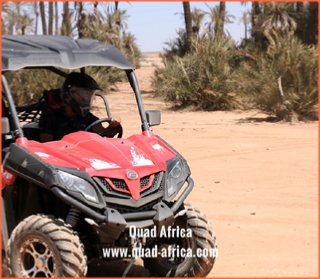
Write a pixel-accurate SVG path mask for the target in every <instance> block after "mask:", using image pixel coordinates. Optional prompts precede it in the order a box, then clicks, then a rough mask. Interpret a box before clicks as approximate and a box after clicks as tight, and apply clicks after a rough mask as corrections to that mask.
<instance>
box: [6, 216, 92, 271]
mask: <svg viewBox="0 0 320 279" xmlns="http://www.w3.org/2000/svg"><path fill="white" fill-rule="evenodd" d="M7 260H8V268H9V272H10V274H11V276H12V277H85V276H86V272H87V258H86V256H85V255H84V247H83V245H82V244H81V242H80V239H79V237H78V236H77V235H76V233H75V232H74V231H73V230H72V229H71V227H68V226H67V225H66V224H65V223H64V222H63V221H62V220H61V219H55V218H53V217H50V216H46V215H31V216H29V217H27V218H26V219H24V220H23V221H21V222H20V223H19V224H18V225H17V227H16V228H15V229H14V230H13V232H12V234H11V237H10V239H9V242H8V246H7Z"/></svg>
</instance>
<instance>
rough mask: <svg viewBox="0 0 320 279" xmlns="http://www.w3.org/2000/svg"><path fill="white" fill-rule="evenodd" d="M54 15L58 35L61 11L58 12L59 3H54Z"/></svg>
mask: <svg viewBox="0 0 320 279" xmlns="http://www.w3.org/2000/svg"><path fill="white" fill-rule="evenodd" d="M54 14H55V31H54V33H55V34H56V35H57V34H58V32H59V11H58V2H54Z"/></svg>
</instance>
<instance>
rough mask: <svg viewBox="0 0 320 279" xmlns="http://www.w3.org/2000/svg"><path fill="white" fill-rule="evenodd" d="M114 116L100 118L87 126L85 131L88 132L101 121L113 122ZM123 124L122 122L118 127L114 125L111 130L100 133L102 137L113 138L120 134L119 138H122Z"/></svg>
mask: <svg viewBox="0 0 320 279" xmlns="http://www.w3.org/2000/svg"><path fill="white" fill-rule="evenodd" d="M111 120H112V118H110V117H107V118H101V119H98V120H96V121H94V122H92V123H91V124H90V125H89V126H87V127H86V128H85V130H84V131H85V132H88V131H90V130H91V128H92V127H93V126H95V125H97V124H99V123H104V122H111ZM122 132H123V130H122V126H121V124H119V125H118V126H117V127H113V129H112V130H111V131H108V132H102V133H100V134H99V135H100V136H101V137H107V138H113V137H114V136H115V135H118V136H117V138H121V137H122Z"/></svg>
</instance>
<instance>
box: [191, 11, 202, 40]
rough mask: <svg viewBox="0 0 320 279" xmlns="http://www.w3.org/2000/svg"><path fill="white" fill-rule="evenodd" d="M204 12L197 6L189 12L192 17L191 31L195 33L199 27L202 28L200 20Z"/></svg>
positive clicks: (197, 32)
mask: <svg viewBox="0 0 320 279" xmlns="http://www.w3.org/2000/svg"><path fill="white" fill-rule="evenodd" d="M204 16H205V12H203V11H202V10H200V9H198V8H193V10H192V12H191V18H192V31H193V33H195V34H197V35H198V34H199V31H200V29H201V28H202V21H203V19H204Z"/></svg>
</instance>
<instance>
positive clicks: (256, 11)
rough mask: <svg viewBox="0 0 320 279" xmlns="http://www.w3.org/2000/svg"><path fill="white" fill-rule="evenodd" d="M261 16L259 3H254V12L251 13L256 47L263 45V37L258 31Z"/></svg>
mask: <svg viewBox="0 0 320 279" xmlns="http://www.w3.org/2000/svg"><path fill="white" fill-rule="evenodd" d="M260 14H261V7H260V4H259V2H252V12H251V27H252V35H251V36H252V38H253V40H254V42H255V44H256V46H258V47H259V46H260V45H261V44H262V36H261V33H260V32H259V29H258V18H259V16H260Z"/></svg>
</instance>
